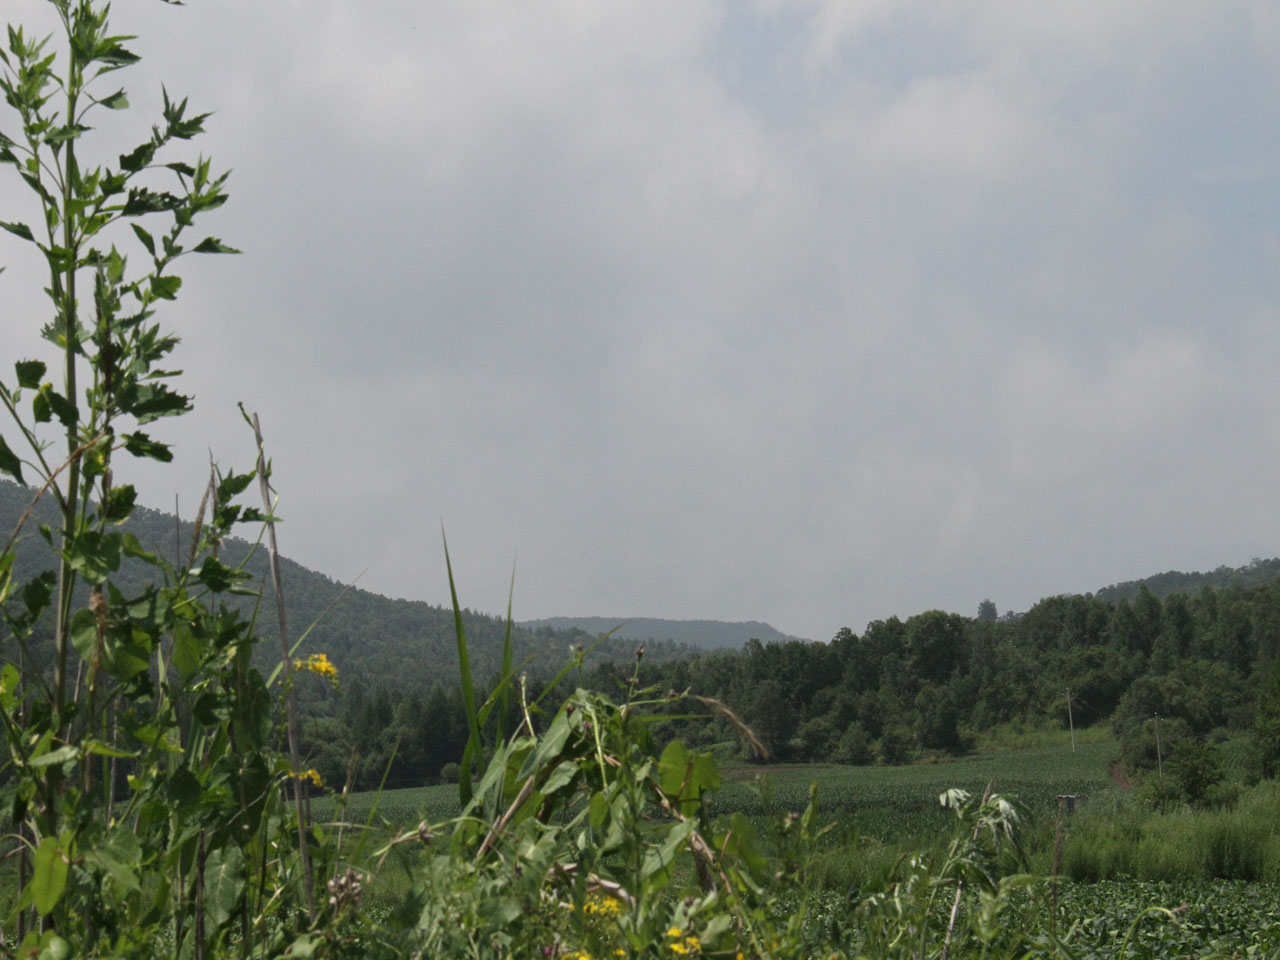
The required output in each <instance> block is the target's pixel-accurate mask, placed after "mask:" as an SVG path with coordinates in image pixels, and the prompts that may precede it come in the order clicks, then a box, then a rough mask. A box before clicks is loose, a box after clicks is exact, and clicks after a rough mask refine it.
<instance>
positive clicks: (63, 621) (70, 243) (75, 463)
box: [53, 50, 80, 718]
mask: <svg viewBox="0 0 1280 960" xmlns="http://www.w3.org/2000/svg"><path fill="white" fill-rule="evenodd" d="M78 72H79V66H78V64H77V63H76V55H75V51H74V50H72V52H71V62H70V63H69V65H68V68H67V114H66V115H67V117H68V118H72V117H75V115H76V100H77V92H78V89H79V83H78V82H77V74H78ZM63 150H64V163H65V173H64V174H63V184H62V186H63V189H62V210H61V216H62V246H63V248H64V249H65V250H66V251H67V253H66V257H67V265H66V267H65V268H64V270H63V272H62V277H61V280H62V282H61V284H55V289H60V291H61V294H62V317H61V318H60V319H61V320H62V335H63V339H64V342H63V345H62V357H63V373H62V380H63V390H64V395H65V396H66V398H67V400H68V401H69V402H71V403H74V402H75V399H76V392H77V391H76V338H77V330H76V261H77V260H78V259H79V245H78V243H77V242H76V235H75V220H76V215H75V212H74V210H73V207H72V203H73V201H74V199H75V196H74V195H75V192H76V187H77V184H78V182H79V175H78V172H77V169H76V150H75V140H74V139H73V140H68V141H67V142H66V143H65V144H64V145H63ZM78 447H79V444H78V443H77V442H76V425H75V424H68V425H67V459H68V460H69V461H70V463H71V472H70V474H69V476H68V477H67V493H66V497H65V501H64V503H63V505H62V550H61V558H60V560H59V563H58V610H57V616H56V617H55V620H54V635H53V642H54V661H53V696H54V704H53V705H54V711H55V713H56V715H57V716H58V717H59V718H60V717H61V716H62V713H63V710H64V708H65V705H66V695H67V631H68V628H69V626H70V622H71V602H72V594H73V593H74V590H75V580H76V576H75V571H74V570H72V569H71V560H70V558H69V557H68V556H67V554H68V552H69V551H68V547H69V544H68V542H67V541H68V538H72V537H73V536H74V534H73V531H74V530H75V526H76V514H77V513H78V507H79V487H80V458H79V456H77V455H76V450H77V448H78Z"/></svg>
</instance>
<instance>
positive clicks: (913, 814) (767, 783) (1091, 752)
mask: <svg viewBox="0 0 1280 960" xmlns="http://www.w3.org/2000/svg"><path fill="white" fill-rule="evenodd" d="M1118 749H1119V748H1118V746H1117V744H1116V743H1115V742H1113V741H1105V742H1101V743H1089V744H1080V745H1079V746H1078V747H1077V749H1076V751H1075V753H1072V752H1071V748H1070V747H1069V746H1053V747H1035V748H1027V749H1023V750H1006V751H1001V752H999V753H991V754H979V755H975V756H971V757H963V758H960V759H956V760H949V761H944V762H938V763H918V764H910V765H907V766H843V765H838V764H770V765H763V764H742V765H739V766H730V765H722V766H721V776H722V786H721V788H720V789H719V790H717V791H716V792H715V793H714V795H713V796H712V798H711V809H712V811H713V812H714V813H715V814H726V815H727V814H731V813H735V812H740V813H745V814H746V815H748V816H751V817H757V816H766V815H768V814H769V813H770V812H771V811H775V810H788V809H802V808H803V807H804V805H805V804H806V803H808V797H809V784H810V783H811V782H815V781H816V782H817V784H818V807H819V812H820V814H821V816H822V818H823V819H828V820H831V819H838V820H840V821H841V823H842V824H844V825H846V826H848V827H850V828H852V829H855V830H856V831H857V832H859V833H860V834H862V835H864V836H871V837H876V838H878V839H880V840H883V841H902V840H908V839H911V838H916V837H921V836H922V835H923V836H932V835H933V834H934V833H936V832H937V831H938V830H939V829H944V830H945V829H946V828H947V827H948V820H947V817H946V815H945V813H944V811H942V810H941V809H940V807H939V806H938V795H939V794H940V793H942V792H943V791H944V790H948V789H950V788H952V787H959V788H961V789H964V790H968V791H970V792H971V793H975V794H980V793H982V791H983V790H985V789H986V787H987V784H988V783H990V784H992V789H993V790H994V791H995V792H997V793H1000V794H1002V795H1004V796H1008V797H1013V798H1016V799H1017V800H1019V801H1021V802H1022V803H1023V804H1024V805H1026V807H1027V808H1028V810H1030V811H1031V813H1032V815H1033V816H1034V817H1035V818H1036V819H1037V820H1039V819H1042V818H1043V817H1045V816H1051V815H1052V813H1053V812H1054V811H1056V808H1057V799H1056V798H1057V796H1058V795H1060V794H1083V795H1085V796H1086V797H1087V796H1089V795H1091V794H1096V793H1098V792H1099V791H1102V790H1104V789H1107V788H1108V787H1110V786H1111V779H1110V776H1109V773H1108V769H1109V763H1110V761H1111V760H1112V759H1113V758H1114V757H1115V755H1116V753H1117V751H1118ZM1086 802H1087V800H1086ZM375 803H376V809H375ZM313 809H314V812H315V814H316V816H317V817H318V818H319V819H321V820H326V819H333V818H334V809H335V801H334V799H333V798H332V797H325V798H321V799H319V800H317V801H315V802H314V803H313ZM371 812H374V813H375V819H376V822H379V823H380V822H382V821H383V820H385V821H386V822H387V823H389V824H391V825H392V826H395V827H406V826H410V825H413V824H416V823H418V822H420V821H422V820H427V821H429V822H431V823H437V822H439V821H442V820H446V819H448V818H450V817H452V816H456V815H457V813H458V788H457V786H456V785H454V784H443V785H437V786H430V787H413V788H405V789H399V790H385V791H383V792H382V794H381V795H380V796H379V794H377V793H376V792H366V793H354V794H352V795H351V796H350V797H349V798H348V813H347V818H346V819H348V820H349V821H351V822H359V823H363V822H365V821H366V820H367V819H368V818H369V814H370V813H371Z"/></svg>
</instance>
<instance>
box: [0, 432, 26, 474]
mask: <svg viewBox="0 0 1280 960" xmlns="http://www.w3.org/2000/svg"><path fill="white" fill-rule="evenodd" d="M0 473H7V474H9V476H11V477H13V479H15V480H17V481H18V482H19V483H21V484H24V485H25V484H26V481H25V480H23V479H22V461H21V460H19V459H18V456H17V454H15V453H14V452H13V451H12V450H10V449H9V445H8V444H7V443H5V442H4V437H2V436H0Z"/></svg>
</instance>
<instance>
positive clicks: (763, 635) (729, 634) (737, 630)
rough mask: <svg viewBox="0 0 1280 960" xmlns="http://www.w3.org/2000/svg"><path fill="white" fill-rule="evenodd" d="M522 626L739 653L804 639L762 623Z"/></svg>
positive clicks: (638, 620)
mask: <svg viewBox="0 0 1280 960" xmlns="http://www.w3.org/2000/svg"><path fill="white" fill-rule="evenodd" d="M520 626H522V627H526V628H528V629H530V630H538V629H540V628H543V627H549V628H550V629H552V630H581V631H582V632H583V633H587V634H590V635H591V636H596V637H598V636H601V635H602V634H605V633H608V632H609V631H613V632H612V636H614V637H616V638H618V639H619V640H643V641H652V640H670V641H672V642H674V643H683V644H688V645H689V646H691V647H696V648H698V649H699V650H721V649H731V650H738V649H740V648H741V647H742V645H743V644H744V643H746V642H747V641H748V640H759V641H760V642H761V643H786V642H787V641H789V640H802V639H803V638H801V637H792V636H788V635H787V634H785V633H782V632H781V631H779V630H775V629H774V628H773V627H771V626H769V624H767V623H761V622H760V621H759V620H747V621H745V622H742V623H727V622H725V621H722V620H661V619H655V618H652V617H630V618H628V617H548V618H546V619H543V620H524V621H521V623H520ZM806 642H807V641H806Z"/></svg>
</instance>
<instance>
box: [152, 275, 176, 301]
mask: <svg viewBox="0 0 1280 960" xmlns="http://www.w3.org/2000/svg"><path fill="white" fill-rule="evenodd" d="M181 286H182V278H181V277H173V276H164V275H162V276H158V277H152V278H151V292H152V294H154V295H155V296H157V297H159V298H160V299H161V300H176V299H178V288H179V287H181Z"/></svg>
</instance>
